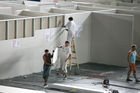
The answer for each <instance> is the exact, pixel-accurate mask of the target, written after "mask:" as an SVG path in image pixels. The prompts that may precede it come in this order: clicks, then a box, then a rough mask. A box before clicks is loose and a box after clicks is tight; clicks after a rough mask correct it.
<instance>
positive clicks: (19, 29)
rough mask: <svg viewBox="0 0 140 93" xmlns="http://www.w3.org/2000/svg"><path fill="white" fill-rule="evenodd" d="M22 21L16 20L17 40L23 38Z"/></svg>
mask: <svg viewBox="0 0 140 93" xmlns="http://www.w3.org/2000/svg"><path fill="white" fill-rule="evenodd" d="M23 25H24V21H23V20H17V38H23V37H24V26H23Z"/></svg>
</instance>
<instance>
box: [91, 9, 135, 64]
mask: <svg viewBox="0 0 140 93" xmlns="http://www.w3.org/2000/svg"><path fill="white" fill-rule="evenodd" d="M92 16H93V23H92V27H93V28H92V29H93V30H92V34H91V35H92V46H91V47H92V50H91V55H92V57H91V58H92V59H91V60H92V62H94V63H99V64H107V65H116V66H127V65H128V62H127V53H128V51H129V49H130V45H131V43H132V23H133V16H132V15H118V14H117V15H116V14H109V13H99V12H94V13H93V15H92Z"/></svg>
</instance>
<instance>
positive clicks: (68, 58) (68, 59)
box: [65, 54, 71, 62]
mask: <svg viewBox="0 0 140 93" xmlns="http://www.w3.org/2000/svg"><path fill="white" fill-rule="evenodd" d="M70 58H71V54H69V56H68V58H67V59H66V60H65V62H67V61H68V60H69V59H70Z"/></svg>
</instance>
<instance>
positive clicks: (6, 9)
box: [0, 7, 12, 15]
mask: <svg viewBox="0 0 140 93" xmlns="http://www.w3.org/2000/svg"><path fill="white" fill-rule="evenodd" d="M0 13H1V14H8V15H10V14H12V9H11V7H0Z"/></svg>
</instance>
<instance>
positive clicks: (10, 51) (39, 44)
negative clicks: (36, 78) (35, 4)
mask: <svg viewBox="0 0 140 93" xmlns="http://www.w3.org/2000/svg"><path fill="white" fill-rule="evenodd" d="M56 32H57V33H56V34H55V36H57V38H59V37H63V38H59V40H60V41H61V42H63V43H64V42H65V41H64V40H65V39H66V38H65V37H66V33H67V32H64V33H63V34H59V35H58V32H59V31H56ZM55 36H53V39H52V41H51V42H48V41H47V40H46V39H45V30H40V31H39V30H38V31H35V37H31V38H22V39H17V40H18V41H19V45H20V46H18V47H13V46H12V42H13V40H5V41H0V46H1V48H0V56H1V58H0V79H4V78H11V77H15V76H19V75H27V74H31V73H34V72H40V71H42V66H43V60H42V56H43V54H44V50H45V49H49V50H50V51H52V50H53V49H54V48H55V47H56V43H57V42H58V41H57V38H56V37H55Z"/></svg>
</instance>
